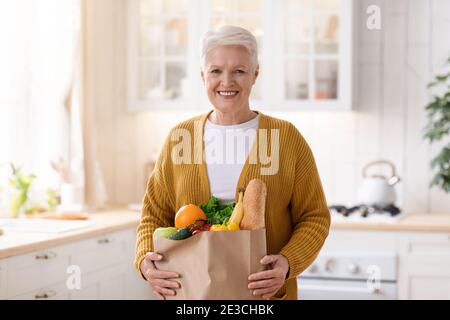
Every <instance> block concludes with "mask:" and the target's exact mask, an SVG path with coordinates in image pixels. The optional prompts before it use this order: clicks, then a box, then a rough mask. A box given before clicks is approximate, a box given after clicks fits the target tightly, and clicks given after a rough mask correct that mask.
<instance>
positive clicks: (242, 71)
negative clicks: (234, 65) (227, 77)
mask: <svg viewBox="0 0 450 320" xmlns="http://www.w3.org/2000/svg"><path fill="white" fill-rule="evenodd" d="M236 73H245V71H244V70H236Z"/></svg>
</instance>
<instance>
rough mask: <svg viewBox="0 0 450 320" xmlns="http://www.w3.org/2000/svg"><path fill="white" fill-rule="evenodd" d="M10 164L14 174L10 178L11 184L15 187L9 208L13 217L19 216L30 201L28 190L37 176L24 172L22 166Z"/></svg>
mask: <svg viewBox="0 0 450 320" xmlns="http://www.w3.org/2000/svg"><path fill="white" fill-rule="evenodd" d="M10 165H11V169H12V176H11V177H10V178H9V184H10V185H11V187H13V189H14V191H15V192H14V195H13V198H12V200H11V203H10V207H9V210H10V213H11V215H12V216H13V217H18V216H19V213H21V212H22V211H24V209H25V205H26V203H27V201H28V191H29V189H30V186H31V184H32V183H33V180H34V179H35V178H36V176H35V175H34V174H27V175H25V174H22V173H21V172H20V168H17V167H15V166H14V165H13V164H12V163H11V164H10ZM27 213H28V212H27Z"/></svg>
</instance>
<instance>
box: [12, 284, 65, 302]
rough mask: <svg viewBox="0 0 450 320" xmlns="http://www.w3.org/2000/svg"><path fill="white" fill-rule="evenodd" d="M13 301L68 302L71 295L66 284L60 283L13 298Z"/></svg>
mask: <svg viewBox="0 0 450 320" xmlns="http://www.w3.org/2000/svg"><path fill="white" fill-rule="evenodd" d="M8 299H11V300H68V299H69V293H68V291H67V287H66V283H65V282H60V283H57V284H54V285H51V286H45V287H43V288H39V289H35V290H32V291H30V292H26V293H22V294H19V295H16V296H13V297H8Z"/></svg>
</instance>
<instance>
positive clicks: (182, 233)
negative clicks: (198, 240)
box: [169, 227, 192, 240]
mask: <svg viewBox="0 0 450 320" xmlns="http://www.w3.org/2000/svg"><path fill="white" fill-rule="evenodd" d="M190 236H192V231H191V229H189V227H184V228H181V229H180V230H178V231H177V232H176V233H174V234H173V235H171V236H170V237H169V239H170V240H184V239H186V238H189V237H190Z"/></svg>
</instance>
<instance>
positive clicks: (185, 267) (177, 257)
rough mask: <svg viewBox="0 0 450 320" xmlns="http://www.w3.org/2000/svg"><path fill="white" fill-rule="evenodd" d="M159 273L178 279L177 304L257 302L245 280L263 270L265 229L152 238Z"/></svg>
mask: <svg viewBox="0 0 450 320" xmlns="http://www.w3.org/2000/svg"><path fill="white" fill-rule="evenodd" d="M153 243H154V248H155V251H156V252H158V253H161V254H163V256H164V258H163V260H161V261H157V262H155V264H156V267H157V268H158V269H159V270H165V271H174V272H177V273H179V274H180V275H181V278H180V279H178V280H179V282H180V283H181V288H180V289H177V290H176V291H177V294H176V296H168V297H167V299H177V300H222V299H223V300H244V299H245V300H258V299H260V298H258V297H255V296H254V295H253V294H252V293H251V291H250V290H249V289H248V276H249V275H250V274H251V273H255V272H258V271H262V270H265V267H264V266H262V265H261V264H260V263H259V261H260V260H261V258H262V257H264V256H265V255H266V229H259V230H252V231H250V230H239V231H214V232H213V231H208V232H201V233H199V234H197V235H194V236H192V237H190V238H187V239H184V240H169V239H166V238H163V237H153Z"/></svg>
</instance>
